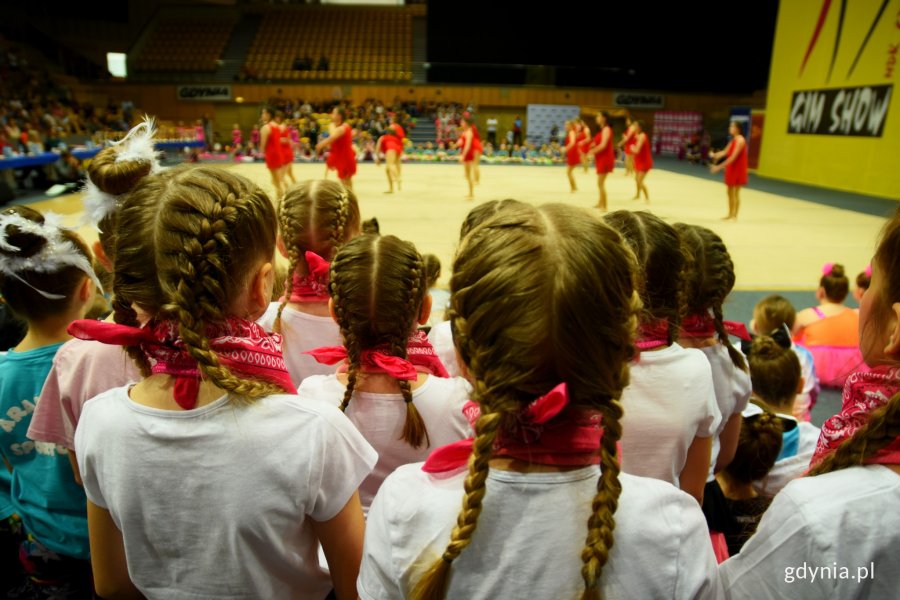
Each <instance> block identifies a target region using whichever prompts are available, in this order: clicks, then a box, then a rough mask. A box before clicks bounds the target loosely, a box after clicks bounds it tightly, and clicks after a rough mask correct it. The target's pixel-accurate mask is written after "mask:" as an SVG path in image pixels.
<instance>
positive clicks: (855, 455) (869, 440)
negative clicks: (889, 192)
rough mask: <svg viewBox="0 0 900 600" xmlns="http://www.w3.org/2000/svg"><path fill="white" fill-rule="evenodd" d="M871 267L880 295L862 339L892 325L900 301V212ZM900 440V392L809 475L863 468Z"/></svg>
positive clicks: (888, 227) (885, 231)
mask: <svg viewBox="0 0 900 600" xmlns="http://www.w3.org/2000/svg"><path fill="white" fill-rule="evenodd" d="M872 266H873V268H874V269H875V270H877V272H878V277H879V280H880V281H881V286H880V291H881V294H879V295H878V296H876V297H875V298H874V299H873V301H872V303H871V309H872V315H871V318H870V319H869V322H868V324H867V325H866V326H865V328H864V329H863V331H861V332H860V338H863V337H866V336H867V334H868V335H871V333H870V332H869V329H870V328H871V327H875V328H886V327H888V324H889V323H890V322H891V317H890V314H891V306H893V304H894V303H896V302H900V210H898V211H897V212H895V213H894V216H893V217H892V218H891V219H890V220H889V221H888V222H887V224H886V225H885V226H884V229H883V230H882V231H881V241H880V242H879V244H878V249H877V250H876V251H875V257H874V258H873V259H872ZM871 293H872V291H871V290H867V291H866V294H871ZM894 326H895V327H896V326H897V325H896V324H895V325H894ZM860 341H862V340H860ZM870 366H874V365H870ZM898 437H900V393H897V394H894V395H893V396H891V399H890V400H888V402H887V403H886V404H885V405H884V406H882V407H881V408H879V409H877V410H874V411H872V413H871V414H869V420H868V421H867V422H866V424H865V425H863V426H862V427H860V428H859V429H857V430H856V432H855V433H854V434H853V436H852V437H851V438H850V439H848V440H846V441H844V442H843V443H842V444H841V445H840V446H838V447H837V448H836V449H835V451H834V452H832V453H831V454H829V455H827V456H826V457H825V458H824V459H822V461H821V462H819V464H817V465H816V466H815V467H814V468H812V469H810V471H809V475H822V474H824V473H830V472H832V471H838V470H840V469H845V468H847V467H852V466H855V465H861V464H863V463H864V462H865V461H866V459H868V458H870V457H872V456H873V455H874V454H875V453H877V452H878V451H879V450H881V449H883V448H885V447H886V446H888V445H889V444H891V443H893V442H894V441H895V440H896V439H897V438H898Z"/></svg>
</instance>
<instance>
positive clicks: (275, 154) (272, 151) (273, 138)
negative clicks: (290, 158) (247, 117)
mask: <svg viewBox="0 0 900 600" xmlns="http://www.w3.org/2000/svg"><path fill="white" fill-rule="evenodd" d="M280 112H281V111H277V112H276V113H275V114H276V115H278V114H279V113H280ZM262 120H263V123H264V124H263V126H262V127H260V129H259V136H260V139H259V143H260V146H261V147H262V149H263V153H264V156H265V159H266V168H268V169H269V173H270V174H271V175H272V185H274V186H275V196H276V198H281V197H282V196H283V195H284V171H285V169H284V151H283V150H282V149H281V146H282V144H281V134H282V131H281V126H279V125H278V123H276V121H275V120H274V119H273V118H272V110H271V109H270V108H264V109H263V111H262Z"/></svg>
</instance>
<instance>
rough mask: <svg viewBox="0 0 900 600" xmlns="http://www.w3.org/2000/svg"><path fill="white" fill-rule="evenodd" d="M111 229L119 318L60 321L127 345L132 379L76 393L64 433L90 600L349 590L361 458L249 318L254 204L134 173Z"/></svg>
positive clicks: (272, 228)
mask: <svg viewBox="0 0 900 600" xmlns="http://www.w3.org/2000/svg"><path fill="white" fill-rule="evenodd" d="M119 222H120V227H119V240H118V243H117V254H116V263H115V276H114V293H115V295H116V299H117V303H118V304H119V306H120V309H119V310H117V314H116V318H117V321H118V323H119V324H109V323H99V322H96V321H76V322H75V323H73V325H72V326H71V327H70V332H71V333H73V334H74V335H77V336H78V337H81V338H82V339H95V340H98V341H103V342H105V343H111V344H118V345H125V346H126V348H127V350H128V352H129V353H130V355H131V356H133V357H135V358H136V360H137V362H138V364H139V366H140V367H141V370H142V372H143V373H144V375H145V379H143V380H142V381H141V382H139V383H138V384H136V385H134V386H132V387H122V388H116V389H113V390H110V391H108V392H105V393H103V394H101V395H100V396H97V397H96V398H93V399H92V400H90V401H88V402H87V403H86V404H85V406H84V410H83V412H82V415H81V420H80V422H79V425H78V429H77V431H76V433H75V447H76V450H77V453H78V461H79V467H80V470H81V475H82V478H83V480H84V488H85V492H86V494H87V497H88V527H89V530H90V538H91V556H92V563H93V569H94V581H95V584H96V589H97V593H98V595H100V596H103V597H113V596H115V597H119V596H129V597H130V596H132V595H137V594H139V593H140V594H143V595H144V596H146V597H150V598H184V597H207V598H213V597H215V598H222V597H245V598H295V597H304V598H319V599H321V598H325V597H326V596H327V595H328V594H329V593H330V591H331V589H332V588H334V590H335V591H336V593H337V596H338V597H339V598H351V597H352V596H353V591H354V589H353V588H354V583H355V580H356V576H357V571H358V566H359V560H360V553H361V544H362V534H363V527H364V522H363V515H362V510H361V508H360V504H359V495H358V493H357V488H358V486H359V483H360V482H361V481H362V480H363V478H365V476H366V475H368V473H369V471H370V470H371V469H372V467H373V466H374V464H375V460H376V458H377V457H376V455H375V452H374V451H373V450H372V448H371V446H369V445H368V444H367V443H366V441H365V440H364V439H362V437H361V436H360V435H359V433H358V432H357V431H356V429H355V428H354V427H353V425H352V424H351V423H350V422H349V421H348V420H347V419H346V418H345V417H344V416H343V415H342V414H341V413H340V411H338V410H337V409H336V408H335V407H333V406H330V405H328V404H326V403H324V402H315V401H304V402H301V401H300V400H299V399H298V398H297V397H296V395H293V392H294V386H293V384H292V383H291V380H290V376H289V374H288V372H287V368H286V367H285V365H284V360H283V358H282V355H281V343H280V342H281V340H280V336H277V335H274V336H273V335H269V334H266V333H265V331H263V329H262V328H261V327H259V326H258V325H257V324H256V323H255V322H254V320H255V319H257V318H258V317H259V316H260V315H261V314H262V313H263V311H264V310H265V308H266V307H267V305H268V302H269V298H270V294H271V289H272V283H273V270H272V260H273V258H274V256H273V255H274V251H275V235H276V219H275V210H274V208H273V207H272V204H271V202H270V200H269V198H268V197H266V195H265V193H264V192H262V190H260V189H259V188H258V187H257V186H256V185H255V184H253V183H251V182H250V181H249V180H247V179H245V178H243V177H241V176H239V175H236V174H233V173H231V172H229V171H224V170H221V169H216V168H211V167H202V166H201V167H194V168H191V167H187V166H185V167H178V168H175V169H171V170H169V171H166V172H165V173H162V174H159V175H156V176H152V175H151V176H148V177H146V178H144V179H143V180H142V181H141V182H140V183H139V184H138V185H137V187H136V188H135V189H134V190H133V191H132V192H131V193H130V194H129V195H128V197H127V198H126V199H125V201H124V203H123V206H122V208H121V209H120V215H119ZM132 304H133V305H135V306H137V307H139V308H140V309H142V310H143V311H144V312H145V313H146V314H147V315H150V317H151V320H150V321H149V322H148V323H147V324H146V325H145V326H143V327H138V322H137V319H136V314H135V313H134V311H130V309H128V308H127V307H128V306H130V305H132ZM319 542H321V545H322V548H323V550H324V553H325V556H326V558H327V559H328V562H329V566H330V577H329V574H328V572H327V571H325V570H324V569H323V568H322V566H320V564H319V560H318V557H317V548H318V544H319ZM186 557H187V558H186Z"/></svg>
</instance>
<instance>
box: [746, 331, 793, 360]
mask: <svg viewBox="0 0 900 600" xmlns="http://www.w3.org/2000/svg"><path fill="white" fill-rule="evenodd" d="M785 350H786V348H784V347H783V346H782V345H781V344H779V343H778V342H777V341H775V340H774V339H772V337H771V336H768V335H759V336H756V337H755V338H753V343H752V344H751V345H750V352H749V354H748V356H754V357H760V358H766V359H771V358H775V357H777V356H780V355H781V354H783V353H784V352H785Z"/></svg>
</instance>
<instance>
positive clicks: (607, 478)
mask: <svg viewBox="0 0 900 600" xmlns="http://www.w3.org/2000/svg"><path fill="white" fill-rule="evenodd" d="M634 268H635V264H634V256H633V254H632V253H631V252H630V251H629V250H628V248H627V246H626V245H625V244H624V243H623V242H622V239H621V236H619V235H618V234H617V233H616V232H615V231H613V230H612V229H611V228H609V227H607V226H606V225H604V224H603V223H601V222H600V221H598V220H597V219H595V218H592V217H591V216H590V215H589V214H588V213H587V212H585V211H582V210H580V209H577V208H575V207H572V206H567V205H559V204H557V205H547V206H543V207H540V208H535V207H533V206H530V205H525V204H522V205H518V206H516V207H509V208H507V209H505V210H503V211H501V212H499V213H497V214H496V215H494V216H493V217H491V218H489V219H487V220H485V221H484V222H483V223H482V224H481V225H480V226H477V227H476V228H474V229H473V230H472V231H471V232H470V233H469V234H468V235H467V236H466V237H465V238H464V239H463V241H462V243H461V245H460V248H459V251H458V253H457V256H456V259H455V262H454V265H453V277H452V279H451V282H450V286H451V292H452V299H451V308H450V318H451V322H452V323H453V329H454V333H455V336H454V339H455V341H456V345H457V348H458V350H459V354H460V357H461V359H462V362H463V363H464V365H465V369H466V372H467V373H468V376H469V378H470V380H471V381H472V382H473V386H474V391H473V394H474V395H473V398H474V401H475V402H477V404H475V403H471V404H468V405H467V406H466V413H467V417H468V419H469V420H470V422H472V424H473V426H474V429H475V433H476V435H475V437H474V439H471V438H470V439H468V440H463V441H461V442H457V443H455V444H451V445H450V446H445V447H443V448H439V449H436V450H434V451H433V452H432V453H431V455H430V456H429V458H428V460H427V461H426V462H425V464H424V465H421V464H412V465H406V466H403V467H400V468H399V469H397V470H396V471H395V472H394V473H393V474H392V475H390V476H389V477H388V478H387V480H386V481H385V482H384V484H383V485H382V487H381V489H380V490H379V492H378V495H377V496H376V498H375V501H374V503H373V504H372V508H371V510H370V511H369V517H368V521H367V525H366V543H365V548H364V557H363V565H362V568H361V571H360V578H359V582H358V586H357V591H358V593H359V595H360V597H361V598H363V599H364V600H369V599H373V598H378V599H381V598H397V599H399V598H411V599H413V600H422V599H425V598H428V599H433V598H444V597H447V598H459V599H468V598H577V597H582V598H593V599H596V598H598V597H600V596H602V597H603V598H608V599H611V598H711V597H715V594H716V591H717V590H716V588H717V585H716V584H717V582H716V575H715V564H714V559H713V556H712V548H711V546H710V544H709V537H708V535H707V533H706V527H705V524H704V522H703V515H702V513H701V512H700V509H699V507H698V506H697V503H696V502H695V501H694V500H693V499H692V498H691V497H690V496H688V495H687V494H684V493H683V492H681V491H679V490H677V489H675V488H674V487H673V486H671V485H669V484H666V483H663V482H660V481H656V480H653V479H647V478H642V477H635V476H631V475H625V474H622V473H620V469H619V461H618V457H617V454H618V450H617V442H618V440H619V437H620V435H621V432H622V428H621V425H620V420H621V418H622V405H621V404H620V403H619V400H618V399H619V397H620V396H621V394H622V389H623V388H624V387H625V386H626V385H627V384H628V361H629V360H630V359H631V357H632V356H633V354H634V345H633V336H634V331H635V328H636V325H637V312H638V310H639V307H640V300H639V299H638V295H637V293H636V292H635V289H634ZM701 359H702V357H701ZM702 360H704V362H705V359H702ZM585 525H587V530H586V531H585Z"/></svg>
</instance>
